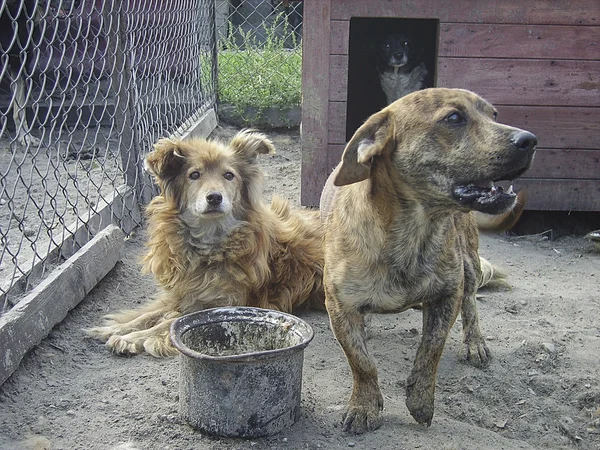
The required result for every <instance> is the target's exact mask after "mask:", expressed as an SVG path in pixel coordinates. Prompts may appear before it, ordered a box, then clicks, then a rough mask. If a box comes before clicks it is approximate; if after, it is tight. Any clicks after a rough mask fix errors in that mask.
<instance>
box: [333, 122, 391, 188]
mask: <svg viewBox="0 0 600 450" xmlns="http://www.w3.org/2000/svg"><path fill="white" fill-rule="evenodd" d="M392 141H393V124H392V121H391V120H390V113H389V112H388V111H387V110H383V111H380V112H378V113H376V114H373V115H372V116H371V117H370V118H369V119H368V120H367V121H366V122H365V123H364V124H363V125H362V126H361V127H360V128H359V129H358V130H356V132H355V133H354V136H352V139H350V142H348V145H346V148H345V149H344V154H343V155H342V162H341V164H340V167H339V170H338V172H337V175H336V177H335V179H334V180H333V184H335V185H336V186H345V185H347V184H352V183H358V182H359V181H363V180H366V179H367V178H369V175H370V173H371V161H372V159H373V158H374V157H376V156H378V155H381V154H382V153H383V150H384V149H385V148H386V147H387V146H388V145H390V143H391V142H392Z"/></svg>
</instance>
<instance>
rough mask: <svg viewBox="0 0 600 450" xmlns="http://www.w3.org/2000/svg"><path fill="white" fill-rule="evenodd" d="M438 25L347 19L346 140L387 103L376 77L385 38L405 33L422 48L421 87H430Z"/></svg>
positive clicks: (418, 21)
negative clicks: (425, 74) (423, 65)
mask: <svg viewBox="0 0 600 450" xmlns="http://www.w3.org/2000/svg"><path fill="white" fill-rule="evenodd" d="M438 28H439V21H438V20H437V19H398V18H363V17H353V18H351V19H350V40H349V43H348V97H347V98H348V103H347V111H346V114H347V115H346V117H347V119H346V141H349V140H350V138H351V137H352V135H353V134H354V132H355V131H356V129H357V128H358V127H359V126H360V125H361V124H362V123H363V122H364V121H365V120H366V119H367V118H368V117H369V116H370V115H371V114H374V113H376V112H377V111H379V110H380V109H382V108H383V107H385V106H386V105H387V100H386V95H385V94H384V91H383V89H382V87H381V82H380V76H379V73H380V71H381V69H382V62H381V59H380V58H379V57H378V52H380V51H381V48H382V46H383V45H384V40H385V39H386V37H389V36H391V35H399V34H403V35H409V36H410V38H411V41H412V45H416V46H421V47H422V51H421V52H419V53H420V55H419V58H420V59H421V60H422V62H423V63H424V64H425V68H426V70H427V76H426V77H425V79H424V87H433V86H435V79H436V69H437V67H436V60H437V42H438ZM410 63H411V62H410V61H409V64H410Z"/></svg>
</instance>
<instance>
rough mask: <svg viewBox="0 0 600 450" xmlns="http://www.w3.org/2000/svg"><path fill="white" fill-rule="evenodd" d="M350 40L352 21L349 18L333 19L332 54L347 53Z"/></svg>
mask: <svg viewBox="0 0 600 450" xmlns="http://www.w3.org/2000/svg"><path fill="white" fill-rule="evenodd" d="M349 42H350V22H349V21H348V20H332V21H331V37H330V44H329V45H330V54H331V55H347V54H348V44H349Z"/></svg>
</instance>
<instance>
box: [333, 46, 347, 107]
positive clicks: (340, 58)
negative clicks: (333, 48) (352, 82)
mask: <svg viewBox="0 0 600 450" xmlns="http://www.w3.org/2000/svg"><path fill="white" fill-rule="evenodd" d="M347 99H348V55H330V57H329V100H331V101H334V102H345V101H346V100H347Z"/></svg>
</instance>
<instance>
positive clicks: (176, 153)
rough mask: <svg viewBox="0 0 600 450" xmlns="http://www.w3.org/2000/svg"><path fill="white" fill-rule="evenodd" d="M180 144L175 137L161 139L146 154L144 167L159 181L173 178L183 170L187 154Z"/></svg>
mask: <svg viewBox="0 0 600 450" xmlns="http://www.w3.org/2000/svg"><path fill="white" fill-rule="evenodd" d="M179 144H180V141H178V140H175V139H169V138H165V139H160V140H159V141H158V142H157V143H156V144H154V151H152V152H150V153H149V154H148V156H146V159H145V160H144V169H146V171H147V172H148V173H150V174H151V175H152V176H154V178H155V179H156V180H157V181H160V180H165V181H166V180H169V179H172V178H173V177H175V176H177V175H178V174H179V173H180V172H181V168H182V167H183V165H184V163H185V157H186V155H185V153H184V150H183V149H182V148H181V146H180V145H179Z"/></svg>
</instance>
